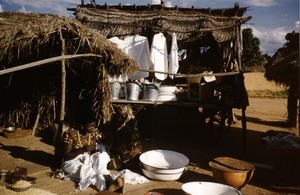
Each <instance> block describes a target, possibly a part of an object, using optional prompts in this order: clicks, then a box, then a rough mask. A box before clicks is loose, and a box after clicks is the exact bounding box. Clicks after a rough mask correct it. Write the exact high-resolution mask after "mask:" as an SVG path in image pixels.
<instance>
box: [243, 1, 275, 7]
mask: <svg viewBox="0 0 300 195" xmlns="http://www.w3.org/2000/svg"><path fill="white" fill-rule="evenodd" d="M243 3H245V4H247V5H250V6H257V7H271V6H274V5H277V4H278V3H277V2H276V0H247V1H245V2H243Z"/></svg>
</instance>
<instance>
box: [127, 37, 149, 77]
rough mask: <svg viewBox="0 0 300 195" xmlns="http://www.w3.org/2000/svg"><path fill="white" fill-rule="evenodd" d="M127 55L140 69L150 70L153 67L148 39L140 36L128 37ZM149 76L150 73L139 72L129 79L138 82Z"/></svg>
mask: <svg viewBox="0 0 300 195" xmlns="http://www.w3.org/2000/svg"><path fill="white" fill-rule="evenodd" d="M124 41H125V43H126V48H125V53H127V54H128V55H129V56H130V57H131V58H133V59H134V60H135V61H136V62H137V63H138V64H139V66H140V69H144V70H149V69H150V67H151V66H152V64H151V61H150V52H149V42H148V38H147V37H144V36H140V35H134V36H131V37H126V38H125V39H124ZM148 76H149V72H142V71H140V72H138V73H136V74H134V75H133V76H131V77H130V78H129V79H132V80H138V79H141V78H146V77H148Z"/></svg>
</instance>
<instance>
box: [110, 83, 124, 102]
mask: <svg viewBox="0 0 300 195" xmlns="http://www.w3.org/2000/svg"><path fill="white" fill-rule="evenodd" d="M110 87H111V98H112V99H119V97H120V92H121V87H122V86H121V83H120V82H118V81H114V82H112V83H111V85H110Z"/></svg>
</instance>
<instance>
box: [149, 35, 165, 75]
mask: <svg viewBox="0 0 300 195" xmlns="http://www.w3.org/2000/svg"><path fill="white" fill-rule="evenodd" d="M150 56H151V61H152V63H153V67H152V68H151V69H152V70H155V71H161V72H168V51H167V42H166V38H165V36H164V35H163V34H162V33H157V34H155V35H154V36H153V42H152V46H151V51H150ZM155 77H156V78H157V79H159V80H165V79H166V78H167V75H166V74H161V73H155Z"/></svg>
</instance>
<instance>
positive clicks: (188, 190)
mask: <svg viewBox="0 0 300 195" xmlns="http://www.w3.org/2000/svg"><path fill="white" fill-rule="evenodd" d="M181 189H182V190H183V191H184V192H185V194H186V195H202V194H205V195H242V194H243V193H242V192H241V191H239V190H237V189H235V188H233V187H231V186H228V185H224V184H219V183H214V182H201V181H195V182H188V183H185V184H183V185H182V186H181Z"/></svg>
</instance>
